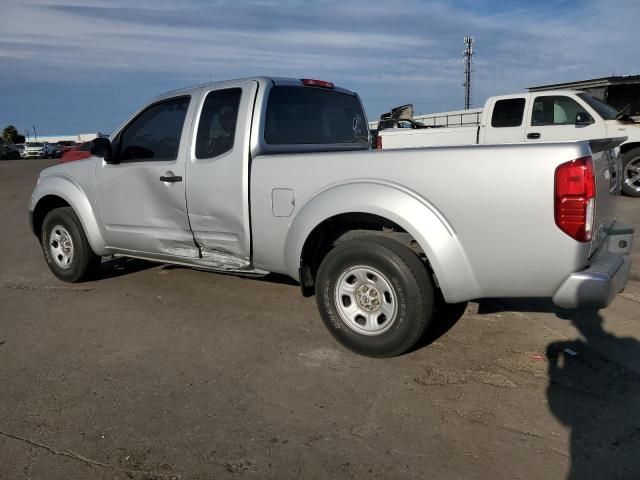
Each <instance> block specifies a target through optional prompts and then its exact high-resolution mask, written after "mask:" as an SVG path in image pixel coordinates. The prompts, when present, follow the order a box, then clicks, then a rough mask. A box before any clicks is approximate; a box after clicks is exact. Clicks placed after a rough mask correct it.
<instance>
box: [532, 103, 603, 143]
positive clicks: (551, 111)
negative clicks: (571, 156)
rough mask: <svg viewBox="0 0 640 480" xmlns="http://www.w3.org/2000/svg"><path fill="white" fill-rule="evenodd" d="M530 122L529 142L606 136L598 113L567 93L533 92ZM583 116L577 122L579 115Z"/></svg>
mask: <svg viewBox="0 0 640 480" xmlns="http://www.w3.org/2000/svg"><path fill="white" fill-rule="evenodd" d="M531 100H532V102H533V103H532V107H531V112H530V115H529V121H528V122H527V133H526V137H525V141H527V142H553V141H569V140H592V139H597V138H604V137H606V126H605V124H604V121H603V120H602V119H601V118H600V117H599V116H598V115H591V114H590V113H589V112H588V111H587V110H586V109H585V107H583V106H581V105H580V104H579V103H578V102H577V101H576V100H574V99H573V98H571V97H568V96H566V95H544V94H542V95H540V94H537V95H535V94H534V95H532V97H531ZM578 115H580V118H579V120H581V122H578V123H577V122H576V117H577V116H578Z"/></svg>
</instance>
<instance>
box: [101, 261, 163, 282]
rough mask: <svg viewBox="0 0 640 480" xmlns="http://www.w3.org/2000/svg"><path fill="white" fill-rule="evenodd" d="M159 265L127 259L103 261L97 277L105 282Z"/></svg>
mask: <svg viewBox="0 0 640 480" xmlns="http://www.w3.org/2000/svg"><path fill="white" fill-rule="evenodd" d="M158 265H159V264H158V263H154V262H148V261H146V260H139V259H137V258H127V257H117V258H112V259H109V260H103V261H102V264H101V265H100V272H99V273H98V275H97V277H98V278H97V279H98V280H105V279H107V278H115V277H120V276H122V275H129V274H131V273H135V272H141V271H143V270H148V269H150V268H154V267H157V266H158Z"/></svg>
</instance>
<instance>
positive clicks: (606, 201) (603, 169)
mask: <svg viewBox="0 0 640 480" xmlns="http://www.w3.org/2000/svg"><path fill="white" fill-rule="evenodd" d="M625 140H626V138H625V137H623V138H608V139H599V140H591V141H589V147H590V148H591V156H592V158H593V167H594V175H595V179H596V206H595V216H594V225H593V232H594V233H593V240H592V242H591V250H590V253H589V255H593V254H594V253H595V251H596V250H597V249H598V247H600V245H601V244H602V242H603V241H604V240H605V239H606V237H607V230H608V228H609V227H610V226H611V225H612V224H613V223H614V221H615V219H616V204H617V201H616V198H615V197H616V196H617V195H620V188H621V179H622V175H621V173H622V164H621V157H620V151H619V149H617V148H616V147H618V146H619V145H620V144H621V143H622V142H624V141H625Z"/></svg>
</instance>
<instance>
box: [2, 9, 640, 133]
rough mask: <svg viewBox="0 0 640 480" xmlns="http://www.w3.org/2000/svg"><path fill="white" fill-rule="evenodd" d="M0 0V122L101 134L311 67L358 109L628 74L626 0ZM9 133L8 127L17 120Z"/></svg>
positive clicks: (439, 103) (442, 104)
mask: <svg viewBox="0 0 640 480" xmlns="http://www.w3.org/2000/svg"><path fill="white" fill-rule="evenodd" d="M532 5H533V4H531V3H530V2H526V1H524V0H506V1H498V0H494V1H491V2H475V1H472V0H463V1H457V2H453V1H449V2H447V1H444V0H439V1H434V2H424V1H421V0H403V1H399V0H386V1H368V2H367V1H355V2H344V1H339V0H317V1H315V2H308V1H303V0H278V1H276V0H253V1H240V0H235V1H231V0H228V1H227V0H218V1H205V0H185V1H178V0H141V1H136V2H131V1H123V0H29V1H28V2H26V3H25V2H22V1H19V0H9V3H8V5H7V6H6V7H5V8H4V10H3V15H2V17H1V19H0V67H1V68H0V88H2V89H3V91H5V92H11V94H10V95H8V96H3V97H0V125H4V124H6V123H9V122H12V123H17V124H19V125H18V126H19V127H21V126H22V124H25V125H30V124H31V123H33V122H35V123H37V124H39V125H40V128H41V129H42V130H47V131H60V130H63V131H75V130H88V129H89V130H91V129H96V130H97V129H100V130H103V131H104V130H110V129H112V128H114V127H115V126H116V125H117V124H118V122H119V121H120V120H122V119H123V118H125V117H126V116H127V114H128V113H129V112H130V111H131V110H132V109H133V108H135V106H137V105H138V104H140V103H141V102H142V101H144V100H145V99H146V98H149V97H151V96H153V95H155V94H157V93H159V92H161V91H163V90H169V89H172V88H176V87H180V86H184V85H187V84H189V83H194V82H203V81H206V80H208V79H209V76H211V75H213V77H214V78H215V79H223V78H233V77H241V76H248V75H256V74H271V75H279V76H296V77H299V76H315V77H319V78H327V79H330V80H333V81H336V82H337V83H339V84H341V85H344V86H346V87H348V88H352V89H355V90H358V91H359V92H360V93H361V96H362V97H363V100H364V101H365V107H366V108H367V111H368V113H369V115H370V116H371V117H374V116H377V115H378V114H379V113H380V112H382V111H384V110H387V109H388V108H389V107H390V106H392V105H396V104H400V103H407V102H413V103H414V104H415V106H416V109H417V110H419V111H423V112H427V111H442V110H446V109H457V108H459V107H460V106H461V103H462V87H461V80H462V58H461V51H462V37H463V36H465V35H469V34H471V35H474V36H475V37H476V42H477V51H478V53H477V55H476V64H475V70H476V71H475V77H474V99H475V103H476V104H478V105H480V104H481V103H482V102H483V101H484V98H486V96H489V95H492V94H497V93H503V92H511V91H520V90H523V89H524V88H525V87H527V86H530V85H535V84H541V83H551V82H560V81H568V80H572V79H579V78H588V77H592V76H604V75H608V74H610V73H611V72H612V71H613V70H615V71H616V73H638V72H640V65H639V63H640V62H639V61H638V60H637V56H636V52H635V45H634V44H633V42H632V41H630V40H629V38H628V35H629V32H634V31H635V29H636V26H635V23H636V22H637V18H640V4H638V2H637V1H635V0H620V1H617V2H611V3H607V2H598V1H596V0H589V1H587V2H577V1H576V0H541V1H540V2H535V4H534V5H533V6H532ZM21 128H22V127H21Z"/></svg>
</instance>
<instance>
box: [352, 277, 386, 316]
mask: <svg viewBox="0 0 640 480" xmlns="http://www.w3.org/2000/svg"><path fill="white" fill-rule="evenodd" d="M356 301H357V302H358V306H359V307H360V308H362V309H363V310H366V311H367V312H376V311H378V310H380V292H378V289H376V287H374V286H373V285H367V284H364V285H360V286H359V287H358V290H356Z"/></svg>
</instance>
